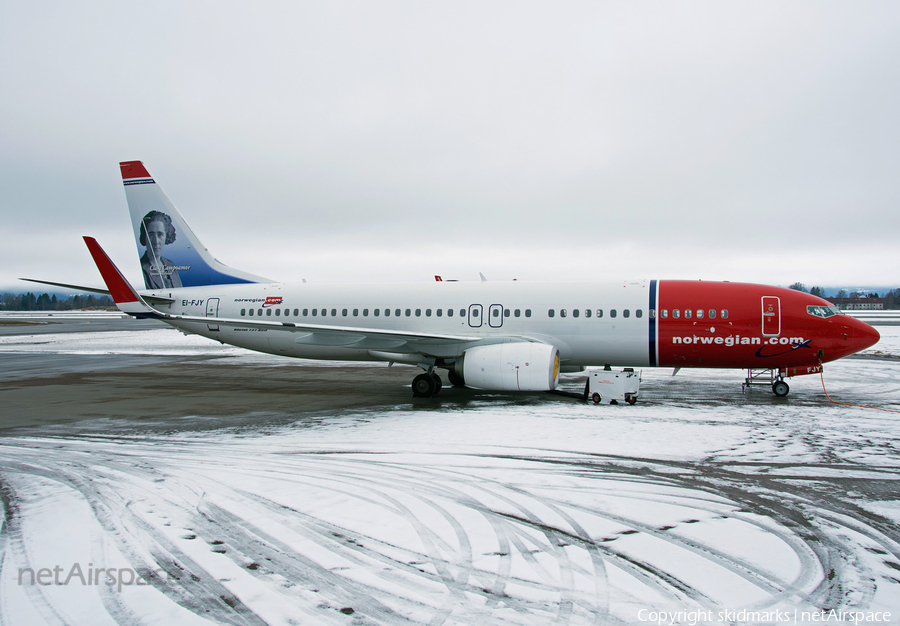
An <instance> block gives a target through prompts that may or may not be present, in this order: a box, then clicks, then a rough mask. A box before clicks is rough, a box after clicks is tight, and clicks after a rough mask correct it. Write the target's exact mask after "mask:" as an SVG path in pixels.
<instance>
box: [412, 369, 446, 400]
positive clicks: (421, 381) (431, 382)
mask: <svg viewBox="0 0 900 626" xmlns="http://www.w3.org/2000/svg"><path fill="white" fill-rule="evenodd" d="M435 378H437V376H435V375H433V374H419V375H418V376H416V377H415V378H413V381H412V390H413V397H414V398H430V397H431V396H433V395H434V394H436V393H437V392H438V389H439V387H438V382H436V381H435ZM438 381H440V378H438Z"/></svg>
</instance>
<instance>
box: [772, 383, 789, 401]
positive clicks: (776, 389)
mask: <svg viewBox="0 0 900 626" xmlns="http://www.w3.org/2000/svg"><path fill="white" fill-rule="evenodd" d="M790 390H791V388H790V386H789V385H788V384H787V383H786V382H784V381H783V380H776V381H775V382H774V383H773V384H772V393H774V394H775V395H776V396H778V397H780V398H783V397H784V396H786V395H788V393H789V392H790Z"/></svg>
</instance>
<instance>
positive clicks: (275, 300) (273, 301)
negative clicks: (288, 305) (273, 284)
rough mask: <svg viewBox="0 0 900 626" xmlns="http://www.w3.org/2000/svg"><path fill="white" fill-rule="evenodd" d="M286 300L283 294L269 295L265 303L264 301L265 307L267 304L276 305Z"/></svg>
mask: <svg viewBox="0 0 900 626" xmlns="http://www.w3.org/2000/svg"><path fill="white" fill-rule="evenodd" d="M282 300H284V298H283V297H281V296H269V297H268V298H266V301H265V303H263V307H267V306H275V305H276V304H281V301H282Z"/></svg>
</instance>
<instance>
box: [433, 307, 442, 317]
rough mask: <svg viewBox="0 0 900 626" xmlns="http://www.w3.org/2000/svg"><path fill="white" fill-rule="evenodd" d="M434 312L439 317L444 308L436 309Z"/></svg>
mask: <svg viewBox="0 0 900 626" xmlns="http://www.w3.org/2000/svg"><path fill="white" fill-rule="evenodd" d="M435 313H436V314H437V316H438V317H441V316H442V315H443V314H444V309H438V310H437V311H435Z"/></svg>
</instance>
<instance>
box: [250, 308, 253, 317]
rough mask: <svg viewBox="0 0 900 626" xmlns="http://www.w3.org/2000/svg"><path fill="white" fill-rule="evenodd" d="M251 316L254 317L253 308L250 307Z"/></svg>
mask: <svg viewBox="0 0 900 626" xmlns="http://www.w3.org/2000/svg"><path fill="white" fill-rule="evenodd" d="M250 317H253V309H250Z"/></svg>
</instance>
